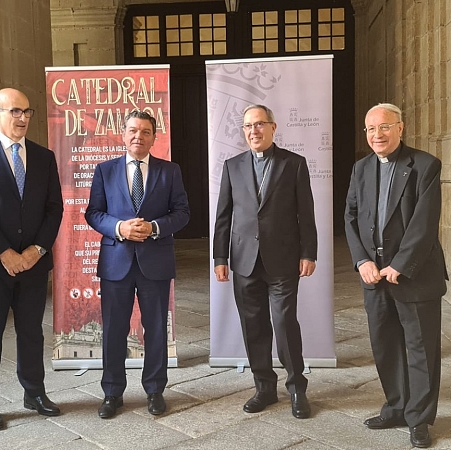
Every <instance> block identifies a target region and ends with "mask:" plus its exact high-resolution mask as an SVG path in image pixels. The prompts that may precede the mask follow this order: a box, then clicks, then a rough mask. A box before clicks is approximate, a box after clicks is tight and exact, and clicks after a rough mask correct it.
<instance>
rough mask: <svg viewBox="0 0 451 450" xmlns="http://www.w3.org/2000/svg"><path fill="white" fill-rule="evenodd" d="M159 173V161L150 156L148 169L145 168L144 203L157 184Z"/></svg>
mask: <svg viewBox="0 0 451 450" xmlns="http://www.w3.org/2000/svg"><path fill="white" fill-rule="evenodd" d="M160 172H161V160H159V159H158V158H154V157H153V156H152V155H150V157H149V167H148V168H147V180H146V185H145V188H144V198H143V203H144V201H145V200H146V199H147V198H149V197H150V195H151V194H152V192H153V191H154V189H155V186H156V184H157V180H158V177H159V176H160Z"/></svg>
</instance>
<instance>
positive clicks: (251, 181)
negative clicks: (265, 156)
mask: <svg viewBox="0 0 451 450" xmlns="http://www.w3.org/2000/svg"><path fill="white" fill-rule="evenodd" d="M251 152H252V150H248V151H247V152H244V153H243V154H242V155H241V158H240V160H239V162H238V167H239V168H240V172H241V175H242V178H241V179H242V180H243V182H244V185H245V187H246V189H247V190H248V191H249V195H250V196H251V198H252V200H254V201H255V203H256V204H257V205H258V199H257V191H256V189H255V175H254V162H253V160H252V153H251Z"/></svg>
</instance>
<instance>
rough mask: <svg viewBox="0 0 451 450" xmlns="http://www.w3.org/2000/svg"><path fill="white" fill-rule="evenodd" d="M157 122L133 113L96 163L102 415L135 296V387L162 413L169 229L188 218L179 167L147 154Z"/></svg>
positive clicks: (115, 393)
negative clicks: (119, 149)
mask: <svg viewBox="0 0 451 450" xmlns="http://www.w3.org/2000/svg"><path fill="white" fill-rule="evenodd" d="M155 133H156V122H155V119H154V118H153V117H151V116H150V115H149V114H148V113H146V112H141V111H132V112H131V113H130V114H129V115H128V116H127V117H126V118H125V124H124V129H123V134H122V138H123V141H124V144H125V146H126V148H127V154H126V155H124V156H122V157H120V158H117V159H113V160H110V161H107V162H104V163H101V164H99V165H97V167H96V170H95V173H94V178H93V181H92V187H91V195H90V200H89V206H88V208H87V210H86V214H85V217H86V221H87V222H88V224H89V225H90V226H91V227H92V228H94V229H95V230H96V231H98V232H99V233H101V234H102V240H101V249H100V256H99V262H98V266H97V275H98V276H99V277H100V278H101V281H100V288H101V292H102V300H101V305H102V321H103V376H102V389H103V391H104V393H105V398H104V401H103V403H102V405H101V406H100V408H99V416H100V417H101V418H103V419H106V418H110V417H113V416H115V414H116V412H117V408H119V407H120V406H122V405H123V398H122V394H123V392H124V390H125V387H126V384H127V381H126V375H125V359H126V356H127V336H128V334H129V331H130V318H131V314H132V309H133V304H134V299H135V294H136V295H137V297H138V303H139V307H140V310H141V321H142V324H143V326H144V329H145V334H144V351H145V356H144V368H143V372H142V385H143V387H144V390H145V391H146V393H147V400H148V410H149V412H150V413H151V414H154V415H159V414H162V413H163V412H164V411H165V410H166V403H165V400H164V398H163V391H164V389H165V387H166V384H167V359H168V354H167V316H168V305H169V290H170V284H171V279H172V278H174V277H175V255H174V237H173V233H175V232H177V231H179V230H180V229H182V228H183V227H184V226H185V225H186V224H187V223H188V221H189V215H190V213H189V206H188V199H187V195H186V192H185V189H184V186H183V181H182V176H181V172H180V167H179V166H178V165H177V164H175V163H173V162H170V161H165V160H162V159H158V158H155V157H153V156H152V155H150V153H149V151H150V148H151V147H152V145H153V143H154V141H155Z"/></svg>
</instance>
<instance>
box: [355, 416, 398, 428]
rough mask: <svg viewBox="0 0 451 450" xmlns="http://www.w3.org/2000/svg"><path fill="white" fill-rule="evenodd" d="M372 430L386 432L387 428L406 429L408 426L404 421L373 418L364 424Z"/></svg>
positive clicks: (379, 417)
mask: <svg viewBox="0 0 451 450" xmlns="http://www.w3.org/2000/svg"><path fill="white" fill-rule="evenodd" d="M363 424H364V425H366V426H367V427H368V428H369V429H370V430H385V429H386V428H394V427H405V426H406V425H407V423H406V421H405V420H404V419H395V418H393V417H392V418H389V419H386V418H385V417H382V416H376V417H371V418H370V419H366V420H365V421H364V422H363Z"/></svg>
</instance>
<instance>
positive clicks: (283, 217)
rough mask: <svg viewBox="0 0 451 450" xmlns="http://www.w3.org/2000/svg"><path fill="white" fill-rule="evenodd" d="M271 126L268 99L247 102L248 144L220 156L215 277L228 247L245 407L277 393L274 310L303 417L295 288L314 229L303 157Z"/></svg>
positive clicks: (225, 273)
mask: <svg viewBox="0 0 451 450" xmlns="http://www.w3.org/2000/svg"><path fill="white" fill-rule="evenodd" d="M276 126H277V125H276V122H275V119H274V114H273V112H272V111H271V110H270V109H269V108H267V107H266V106H263V105H250V106H248V107H247V108H246V109H245V111H244V124H243V130H244V134H245V137H246V141H247V143H248V145H249V147H250V150H249V151H246V152H244V153H242V154H240V155H238V156H235V157H234V158H231V159H229V160H227V161H226V162H225V163H224V169H223V173H222V180H221V188H220V192H219V199H218V207H217V212H216V225H215V234H214V239H213V258H214V261H215V274H216V279H217V280H218V281H219V282H224V281H228V279H229V267H228V258H229V249H230V268H231V269H232V270H233V287H234V294H235V300H236V304H237V308H238V312H239V315H240V320H241V327H242V331H243V337H244V342H245V347H246V352H247V356H248V359H249V364H250V367H251V370H252V372H253V374H254V380H255V385H256V390H257V392H256V394H255V395H254V396H253V397H252V398H251V399H250V400H249V401H248V402H247V403H246V404H245V405H244V408H243V409H244V411H246V412H248V413H256V412H259V411H262V410H263V409H264V408H266V406H268V405H270V404H272V403H275V402H277V400H278V398H277V374H276V373H275V372H274V370H273V368H272V354H271V351H272V341H273V331H272V325H271V316H272V321H273V325H274V331H275V334H276V342H277V352H278V355H279V359H280V361H281V363H282V364H283V366H284V367H285V369H286V370H287V372H288V376H287V380H286V383H285V385H286V387H287V389H288V391H289V392H290V394H291V401H292V412H293V415H294V416H295V417H296V418H301V419H305V418H308V417H309V416H310V406H309V403H308V401H307V397H306V395H305V391H306V389H307V379H306V378H305V376H304V375H303V371H304V360H303V357H302V341H301V333H300V327H299V323H298V321H297V318H296V309H297V293H298V284H299V277H305V276H307V277H308V276H310V275H312V273H313V272H314V270H315V267H316V263H315V261H316V255H317V233H316V226H315V216H314V208H313V197H312V192H311V189H310V177H309V172H308V168H307V163H306V160H305V158H304V157H302V156H300V155H297V154H295V153H292V152H290V151H288V150H284V149H281V148H279V147H277V146H276V145H275V144H274V143H273V136H274V132H275V131H276ZM270 311H271V316H270Z"/></svg>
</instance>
